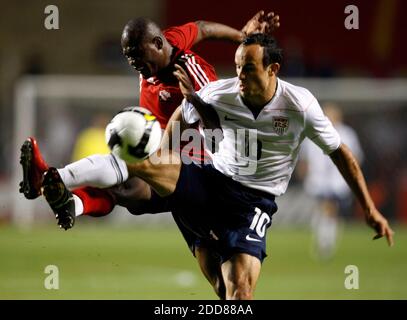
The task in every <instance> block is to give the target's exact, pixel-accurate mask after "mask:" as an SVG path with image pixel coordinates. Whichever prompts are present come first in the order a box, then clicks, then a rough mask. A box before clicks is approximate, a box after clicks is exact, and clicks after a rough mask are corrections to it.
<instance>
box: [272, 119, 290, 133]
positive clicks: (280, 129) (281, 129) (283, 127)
mask: <svg viewBox="0 0 407 320" xmlns="http://www.w3.org/2000/svg"><path fill="white" fill-rule="evenodd" d="M288 125H289V121H288V118H287V117H273V128H274V132H275V133H277V134H278V135H279V136H282V135H283V134H285V133H286V132H287V130H288Z"/></svg>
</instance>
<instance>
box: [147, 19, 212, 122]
mask: <svg viewBox="0 0 407 320" xmlns="http://www.w3.org/2000/svg"><path fill="white" fill-rule="evenodd" d="M163 34H164V36H165V38H166V39H167V40H168V42H169V43H170V44H171V45H172V46H173V47H174V50H173V54H172V57H171V63H170V65H169V66H168V67H166V68H165V69H164V70H160V72H159V74H157V75H156V76H154V77H151V78H149V79H144V78H143V77H142V76H141V75H140V80H141V81H140V103H139V104H140V106H141V107H144V108H146V109H148V110H150V111H151V113H152V114H153V115H154V116H155V117H156V118H157V119H158V121H159V122H160V124H161V128H163V129H164V128H165V127H166V126H167V123H168V120H169V119H170V117H171V115H172V114H173V112H174V111H175V109H176V108H177V107H178V106H179V105H180V104H181V102H182V100H183V98H184V97H183V95H182V93H181V90H180V89H179V86H178V80H177V78H175V76H174V75H173V72H174V71H175V67H174V64H179V65H180V66H182V67H183V68H184V69H185V71H186V72H187V73H188V75H189V77H190V79H191V80H192V81H193V84H194V86H195V90H197V91H198V90H199V89H201V88H202V87H203V86H204V85H206V84H207V83H209V82H211V81H214V80H217V76H216V73H215V69H214V68H213V67H212V66H211V65H210V64H209V63H208V62H206V61H205V60H204V59H202V58H201V57H200V56H198V55H196V54H195V53H194V52H192V51H191V50H189V49H190V48H191V47H192V45H193V43H194V41H195V39H196V37H197V35H198V26H197V25H196V24H195V23H194V22H190V23H187V24H185V25H183V26H179V27H171V28H169V29H166V30H164V32H163Z"/></svg>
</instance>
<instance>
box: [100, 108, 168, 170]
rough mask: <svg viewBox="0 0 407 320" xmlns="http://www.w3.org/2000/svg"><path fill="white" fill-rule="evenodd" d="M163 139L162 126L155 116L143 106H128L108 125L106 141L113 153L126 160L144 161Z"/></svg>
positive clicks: (131, 161)
mask: <svg viewBox="0 0 407 320" xmlns="http://www.w3.org/2000/svg"><path fill="white" fill-rule="evenodd" d="M160 141H161V127H160V123H159V122H158V120H157V119H156V117H155V116H153V115H152V114H151V112H150V111H148V110H147V109H145V108H142V107H127V108H124V109H123V110H122V111H120V112H119V113H118V114H117V115H116V116H115V117H114V118H113V119H112V121H110V123H109V124H108V125H107V127H106V142H107V144H108V146H109V148H110V150H111V151H112V153H113V154H114V155H116V156H118V157H120V158H121V159H123V160H124V161H126V162H129V163H135V162H140V161H143V160H144V159H146V158H148V157H149V156H150V155H151V154H152V153H154V152H155V151H156V150H157V149H158V147H159V145H160Z"/></svg>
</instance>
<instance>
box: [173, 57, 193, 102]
mask: <svg viewBox="0 0 407 320" xmlns="http://www.w3.org/2000/svg"><path fill="white" fill-rule="evenodd" d="M175 69H176V70H175V71H174V76H175V77H176V78H177V79H178V81H179V88H180V90H181V93H182V94H183V95H184V97H185V99H187V101H188V102H191V101H192V97H193V96H194V95H195V89H194V85H193V84H192V82H191V79H189V76H188V74H187V73H186V71H185V70H184V69H183V68H182V67H181V66H180V65H178V64H175Z"/></svg>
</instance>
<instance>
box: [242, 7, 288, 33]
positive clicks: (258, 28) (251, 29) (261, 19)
mask: <svg viewBox="0 0 407 320" xmlns="http://www.w3.org/2000/svg"><path fill="white" fill-rule="evenodd" d="M279 27H280V17H279V15H276V14H274V12H269V13H267V14H265V12H264V10H260V11H259V12H257V13H256V14H255V15H254V16H253V18H251V19H250V20H249V21H248V22H247V23H246V25H245V26H244V27H243V29H242V32H243V33H244V34H246V35H250V34H252V33H266V34H270V35H271V34H272V32H273V31H274V30H275V29H277V28H279Z"/></svg>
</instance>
